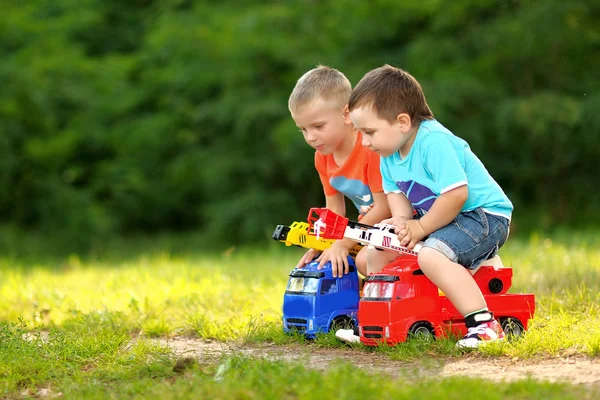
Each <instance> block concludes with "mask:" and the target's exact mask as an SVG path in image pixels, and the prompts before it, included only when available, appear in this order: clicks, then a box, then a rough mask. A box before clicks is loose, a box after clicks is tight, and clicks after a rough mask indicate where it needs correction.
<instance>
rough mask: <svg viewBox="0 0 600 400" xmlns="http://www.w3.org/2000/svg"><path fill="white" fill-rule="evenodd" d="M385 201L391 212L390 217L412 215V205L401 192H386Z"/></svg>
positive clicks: (407, 217)
mask: <svg viewBox="0 0 600 400" xmlns="http://www.w3.org/2000/svg"><path fill="white" fill-rule="evenodd" d="M387 201H388V204H389V206H390V211H391V212H392V218H404V219H405V220H407V219H411V218H412V216H413V206H412V204H411V203H410V201H409V200H408V199H407V198H406V196H405V195H403V194H402V193H394V192H392V193H388V194H387Z"/></svg>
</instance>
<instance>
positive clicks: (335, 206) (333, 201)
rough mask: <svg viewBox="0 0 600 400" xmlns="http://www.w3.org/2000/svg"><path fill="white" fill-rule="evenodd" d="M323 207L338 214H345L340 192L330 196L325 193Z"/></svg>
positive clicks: (342, 196) (344, 203) (344, 204)
mask: <svg viewBox="0 0 600 400" xmlns="http://www.w3.org/2000/svg"><path fill="white" fill-rule="evenodd" d="M325 207H326V208H328V209H330V210H331V211H333V212H334V213H336V214H338V215H346V202H345V201H344V195H343V194H341V193H340V192H337V193H336V194H334V195H330V196H327V195H325Z"/></svg>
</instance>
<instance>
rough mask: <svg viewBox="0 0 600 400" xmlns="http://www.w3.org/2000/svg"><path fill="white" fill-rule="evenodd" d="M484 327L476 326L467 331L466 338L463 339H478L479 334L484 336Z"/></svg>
mask: <svg viewBox="0 0 600 400" xmlns="http://www.w3.org/2000/svg"><path fill="white" fill-rule="evenodd" d="M486 328H487V327H486V326H482V325H477V326H474V327H471V328H469V330H468V331H467V336H465V337H469V338H470V337H475V336H476V337H479V334H482V335H485V334H486V331H485V330H486Z"/></svg>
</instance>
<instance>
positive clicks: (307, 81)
mask: <svg viewBox="0 0 600 400" xmlns="http://www.w3.org/2000/svg"><path fill="white" fill-rule="evenodd" d="M351 91H352V85H351V84H350V81H349V80H348V78H346V76H345V75H344V74H342V73H341V72H340V71H338V70H337V69H335V68H331V67H327V66H325V65H319V66H317V67H316V68H313V69H311V70H310V71H308V72H306V73H305V74H304V75H302V76H301V77H300V79H298V82H296V86H295V87H294V90H292V94H291V95H290V98H289V101H288V108H289V109H290V111H291V112H294V111H298V110H300V109H301V108H302V107H305V106H307V105H309V104H311V103H312V102H313V101H315V100H319V99H323V100H327V101H331V102H333V103H334V105H335V106H336V107H337V106H340V107H344V106H345V105H346V104H348V99H349V98H350V92H351Z"/></svg>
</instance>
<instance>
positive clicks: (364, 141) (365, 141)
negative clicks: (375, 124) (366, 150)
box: [362, 135, 371, 147]
mask: <svg viewBox="0 0 600 400" xmlns="http://www.w3.org/2000/svg"><path fill="white" fill-rule="evenodd" d="M362 145H363V146H364V147H369V146H371V140H370V139H369V138H367V135H363V136H362Z"/></svg>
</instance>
